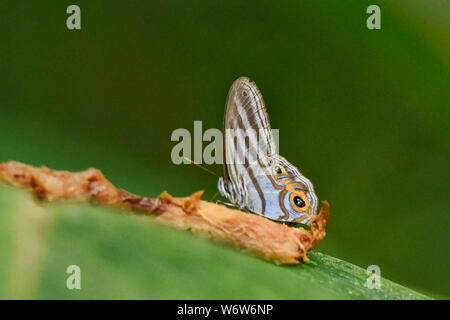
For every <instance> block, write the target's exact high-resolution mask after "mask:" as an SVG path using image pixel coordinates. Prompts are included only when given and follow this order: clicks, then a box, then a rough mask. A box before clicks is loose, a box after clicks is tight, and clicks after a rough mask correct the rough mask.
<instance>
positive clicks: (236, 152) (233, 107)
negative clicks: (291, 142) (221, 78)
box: [223, 77, 275, 182]
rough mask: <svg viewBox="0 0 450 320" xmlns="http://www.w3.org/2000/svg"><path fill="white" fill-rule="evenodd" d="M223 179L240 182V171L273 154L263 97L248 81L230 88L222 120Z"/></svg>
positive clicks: (239, 80)
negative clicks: (223, 147)
mask: <svg viewBox="0 0 450 320" xmlns="http://www.w3.org/2000/svg"><path fill="white" fill-rule="evenodd" d="M223 127H224V146H225V149H224V160H225V161H224V169H225V177H226V178H228V179H229V180H231V181H235V182H236V181H238V180H239V173H238V172H239V170H238V169H239V168H243V169H246V168H248V167H249V165H250V164H252V163H254V162H256V161H257V160H258V158H260V157H264V156H270V155H272V154H274V153H275V142H274V137H273V134H272V129H271V127H270V123H269V116H268V115H267V111H266V106H265V104H264V100H263V97H262V95H261V93H260V91H259V89H258V87H257V86H256V84H255V83H254V82H252V81H250V79H249V78H247V77H241V78H239V79H237V80H236V81H235V82H234V83H233V85H232V86H231V88H230V91H229V93H228V98H227V104H226V108H225V116H224V123H223Z"/></svg>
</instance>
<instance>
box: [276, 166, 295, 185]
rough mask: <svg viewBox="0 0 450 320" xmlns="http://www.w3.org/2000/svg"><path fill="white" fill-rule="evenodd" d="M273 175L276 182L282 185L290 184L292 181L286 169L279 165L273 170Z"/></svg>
mask: <svg viewBox="0 0 450 320" xmlns="http://www.w3.org/2000/svg"><path fill="white" fill-rule="evenodd" d="M272 171H273V175H274V177H275V180H277V181H278V182H279V183H281V184H288V183H290V182H291V181H292V177H291V176H290V175H289V174H288V173H287V172H286V169H285V168H284V167H283V166H281V165H279V164H275V165H274V166H273V168H272Z"/></svg>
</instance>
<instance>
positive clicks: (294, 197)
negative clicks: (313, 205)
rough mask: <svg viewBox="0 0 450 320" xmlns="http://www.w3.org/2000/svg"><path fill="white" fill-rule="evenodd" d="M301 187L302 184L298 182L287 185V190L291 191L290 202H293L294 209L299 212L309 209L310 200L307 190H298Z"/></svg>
mask: <svg viewBox="0 0 450 320" xmlns="http://www.w3.org/2000/svg"><path fill="white" fill-rule="evenodd" d="M300 188H301V185H300V184H299V183H296V182H295V183H291V184H289V185H288V186H286V190H288V191H289V192H290V193H291V194H290V196H289V202H290V203H291V206H292V209H294V210H295V211H297V212H305V211H308V210H309V201H308V197H307V196H306V193H305V191H302V190H298V189H300Z"/></svg>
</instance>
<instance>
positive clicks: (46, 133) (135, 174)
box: [0, 0, 450, 297]
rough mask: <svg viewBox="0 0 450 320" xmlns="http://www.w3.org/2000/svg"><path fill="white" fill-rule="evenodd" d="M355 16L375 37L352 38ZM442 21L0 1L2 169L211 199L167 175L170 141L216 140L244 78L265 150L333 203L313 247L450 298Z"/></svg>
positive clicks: (281, 5)
mask: <svg viewBox="0 0 450 320" xmlns="http://www.w3.org/2000/svg"><path fill="white" fill-rule="evenodd" d="M71 4H77V5H79V6H80V7H81V16H82V18H81V19H82V22H81V23H82V29H81V30H79V31H69V30H68V29H67V28H66V18H67V17H68V15H67V14H66V8H67V6H69V5H71ZM370 4H378V5H379V6H380V7H381V27H382V28H381V30H373V31H371V30H368V29H367V28H366V19H367V17H368V15H367V14H366V8H367V7H368V6H369V5H370ZM449 18H450V4H449V2H448V1H432V2H431V1H428V2H425V1H419V0H408V1H407V0H402V1H377V2H376V3H373V2H371V1H356V0H355V1H345V2H342V1H320V2H318V1H304V0H301V1H276V2H274V1H245V2H244V1H209V0H203V1H114V2H113V1H43V2H39V3H36V4H31V3H30V2H28V1H22V0H15V1H6V0H4V1H2V2H1V3H0V35H1V39H2V41H1V43H0V88H1V90H0V161H6V160H18V161H22V162H26V163H29V164H33V165H46V166H48V167H51V168H55V169H67V170H74V171H76V170H83V169H85V168H88V167H97V168H99V169H101V170H102V171H103V173H104V174H105V175H106V176H107V177H108V178H109V179H110V180H111V181H112V182H113V183H114V184H116V185H117V186H119V187H121V188H124V189H127V190H129V191H131V192H134V193H138V194H143V195H149V196H157V195H158V194H159V193H161V192H162V191H163V190H168V191H169V192H170V193H172V194H174V195H178V196H184V195H188V194H190V193H192V192H194V191H197V190H199V189H204V190H205V191H206V192H205V196H204V199H206V200H208V199H211V198H212V197H213V196H214V195H215V194H216V183H217V177H215V176H213V175H210V174H208V173H206V172H204V171H202V170H200V169H198V168H196V167H194V166H192V165H179V166H176V165H174V164H173V163H172V162H171V159H170V152H171V149H172V147H173V146H174V145H175V144H176V143H175V142H172V141H170V135H171V133H172V131H173V130H175V129H177V128H187V129H188V130H189V131H191V132H193V121H194V120H202V121H203V129H204V130H206V129H208V128H221V126H222V120H223V109H224V105H225V99H226V95H227V92H228V89H229V86H230V85H231V83H232V82H233V81H234V80H235V79H236V78H237V77H239V76H243V75H245V76H249V77H251V78H252V79H253V80H254V81H255V82H256V83H257V85H258V86H259V88H260V89H261V91H262V93H263V95H264V98H265V101H266V104H267V108H268V112H269V116H270V119H271V123H272V127H273V128H278V129H280V154H282V155H283V156H285V157H286V158H287V159H289V160H290V161H291V162H292V163H293V164H295V165H297V166H298V167H299V168H300V170H301V171H302V173H304V174H305V175H306V176H307V177H308V178H310V179H311V181H312V182H313V183H314V185H315V188H316V191H317V194H318V196H319V198H320V199H322V200H325V199H326V200H328V201H329V202H330V203H331V209H332V211H331V219H330V222H329V227H328V230H327V231H328V234H327V237H326V238H325V240H324V241H323V242H322V243H321V244H320V246H319V250H320V251H321V252H323V253H327V254H329V255H332V256H335V257H338V258H341V259H344V260H347V261H350V262H352V263H354V264H357V265H359V266H361V267H363V268H366V267H367V266H369V265H372V264H376V265H379V266H380V268H381V272H382V276H384V277H387V278H389V279H391V280H393V281H395V282H398V283H400V284H403V285H405V286H408V287H410V288H413V289H416V290H418V291H420V292H423V293H426V294H429V295H432V296H435V297H448V296H450V277H449V273H448V270H449V266H450V254H449V253H450V250H449V249H450V247H449V243H450V241H449V240H450V239H449V234H448V226H449V225H450V216H449V204H450V203H449V198H448V194H449V191H450V185H449V181H450V173H449V170H448V169H449V160H450V139H449V138H450V134H449V123H450V107H449V101H450V90H449V84H450V72H449V70H450V44H449V41H448V39H449V30H450V19H449ZM205 145H206V144H204V146H205ZM209 168H210V169H211V170H214V171H215V172H217V173H218V174H221V171H222V168H221V166H219V165H217V166H209ZM242 267H243V268H244V266H242Z"/></svg>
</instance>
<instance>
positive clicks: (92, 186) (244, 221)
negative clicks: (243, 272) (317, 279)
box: [0, 161, 330, 264]
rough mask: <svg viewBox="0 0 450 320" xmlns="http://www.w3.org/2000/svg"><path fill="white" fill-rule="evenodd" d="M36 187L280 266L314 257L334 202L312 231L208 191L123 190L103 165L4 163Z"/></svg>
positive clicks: (2, 167) (3, 169)
mask: <svg viewBox="0 0 450 320" xmlns="http://www.w3.org/2000/svg"><path fill="white" fill-rule="evenodd" d="M1 180H3V181H5V182H7V183H9V184H11V185H14V186H16V187H20V188H23V189H26V190H28V191H31V192H32V193H33V194H34V195H35V196H36V197H37V198H38V199H39V200H40V201H46V202H53V201H57V200H77V201H89V200H93V201H96V202H98V203H100V204H105V205H108V206H110V207H114V208H120V209H125V210H134V211H139V212H141V213H144V214H146V215H149V216H152V217H153V220H154V221H156V222H158V223H161V224H163V225H168V226H171V227H174V228H177V229H182V230H188V229H189V230H191V231H192V232H193V233H195V234H199V235H202V236H206V237H208V238H211V239H214V240H219V241H222V242H226V243H229V244H232V245H233V246H235V247H237V248H238V249H240V250H243V251H246V252H250V253H252V254H256V255H259V256H261V257H263V258H264V259H266V260H271V261H274V262H276V263H280V264H296V263H299V262H300V259H303V261H306V262H307V261H308V260H309V259H308V257H307V255H306V253H307V252H308V251H309V250H311V249H312V248H313V247H314V246H315V245H317V243H319V242H320V240H322V239H323V238H324V237H325V234H326V233H325V227H326V224H327V219H328V216H329V209H330V205H329V204H328V202H326V201H324V202H323V207H322V209H321V210H320V214H319V215H318V216H317V217H316V218H315V220H314V221H313V223H312V224H311V230H305V229H302V228H292V227H289V226H287V225H284V224H281V223H277V222H273V221H271V220H269V219H266V218H263V217H260V216H257V215H254V214H249V213H245V212H242V211H240V210H235V209H229V208H226V207H224V206H221V205H217V204H214V203H211V202H207V201H202V200H201V196H202V194H203V191H199V192H196V193H194V194H192V195H191V196H190V197H186V198H174V197H172V196H171V195H170V194H168V193H167V192H163V193H162V194H161V196H160V198H159V199H152V198H147V197H142V196H137V195H133V194H131V193H129V192H126V191H124V190H120V189H117V188H116V187H114V186H113V185H112V184H111V182H109V181H108V180H107V179H106V178H105V177H104V176H103V174H102V173H101V172H100V171H99V170H97V169H88V170H86V171H82V172H77V173H72V172H68V171H55V170H51V169H49V168H47V167H41V168H36V167H32V166H29V165H25V164H22V163H19V162H14V161H10V162H6V163H0V181H1Z"/></svg>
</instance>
